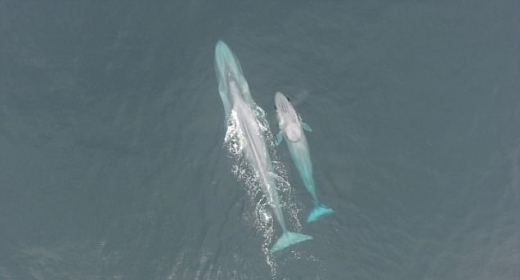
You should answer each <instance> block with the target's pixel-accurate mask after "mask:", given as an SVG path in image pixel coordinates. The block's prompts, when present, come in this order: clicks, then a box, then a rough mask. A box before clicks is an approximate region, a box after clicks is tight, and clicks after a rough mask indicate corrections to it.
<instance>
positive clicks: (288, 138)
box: [274, 92, 334, 222]
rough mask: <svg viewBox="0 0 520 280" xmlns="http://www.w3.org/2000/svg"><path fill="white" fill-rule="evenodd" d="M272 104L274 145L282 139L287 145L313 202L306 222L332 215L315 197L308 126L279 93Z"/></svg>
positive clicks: (332, 211)
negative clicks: (275, 122) (275, 128)
mask: <svg viewBox="0 0 520 280" xmlns="http://www.w3.org/2000/svg"><path fill="white" fill-rule="evenodd" d="M274 103H275V108H276V115H277V117H278V125H279V128H280V131H279V132H278V134H277V135H276V145H279V144H280V142H282V140H283V139H285V142H286V143H287V147H288V148H289V152H290V153H291V157H292V159H293V161H294V164H295V165H296V168H297V169H298V172H299V173H300V177H301V178H302V180H303V183H304V184H305V187H306V188H307V191H309V193H310V194H311V196H312V199H313V201H314V209H313V210H312V211H311V213H310V214H309V216H308V217H307V222H313V221H316V220H317V219H318V218H320V217H321V216H324V215H328V214H332V213H334V210H332V209H331V208H329V207H327V206H325V205H323V204H321V203H320V201H319V199H318V196H317V195H316V186H315V185H314V178H313V175H312V161H311V154H310V152H309V146H308V145H307V138H306V137H305V133H304V132H303V130H304V129H305V130H307V131H309V132H310V131H312V129H311V128H310V126H309V125H308V124H306V123H304V122H302V120H301V118H300V116H299V115H298V114H297V113H296V110H294V107H293V106H292V104H291V102H290V101H289V99H288V98H287V97H286V96H285V95H283V93H281V92H277V93H276V94H275V95H274Z"/></svg>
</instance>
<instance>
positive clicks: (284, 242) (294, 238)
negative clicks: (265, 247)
mask: <svg viewBox="0 0 520 280" xmlns="http://www.w3.org/2000/svg"><path fill="white" fill-rule="evenodd" d="M311 239H312V236H309V235H305V234H301V233H296V232H292V231H286V232H284V233H283V234H282V236H281V237H280V238H278V240H277V241H276V243H275V244H274V245H273V247H271V253H274V252H276V251H280V250H282V249H284V248H286V247H289V246H291V245H294V244H296V243H300V242H303V241H307V240H311Z"/></svg>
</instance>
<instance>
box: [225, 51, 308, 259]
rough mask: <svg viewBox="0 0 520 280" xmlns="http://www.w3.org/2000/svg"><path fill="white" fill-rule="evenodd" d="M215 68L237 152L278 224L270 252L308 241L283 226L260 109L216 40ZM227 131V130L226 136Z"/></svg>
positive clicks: (230, 56)
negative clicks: (252, 174) (241, 156)
mask: <svg viewBox="0 0 520 280" xmlns="http://www.w3.org/2000/svg"><path fill="white" fill-rule="evenodd" d="M215 71H216V74H217V80H218V91H219V94H220V97H221V99H222V103H223V105H224V110H225V118H226V121H227V123H228V124H229V123H231V122H232V123H233V125H232V126H229V125H228V132H229V130H230V129H231V128H232V129H233V130H235V132H234V133H236V135H238V136H237V137H239V138H240V139H239V141H238V142H239V143H240V145H238V146H239V148H238V149H239V152H240V154H242V155H243V156H244V157H245V158H246V159H247V161H248V162H249V165H250V167H251V168H252V171H253V173H254V174H255V179H256V180H257V181H258V183H259V185H260V187H261V189H262V191H263V193H264V195H265V196H266V198H267V201H268V204H269V206H270V207H271V208H272V210H273V213H274V216H275V218H276V220H277V221H278V223H279V224H280V226H281V228H282V230H283V233H282V236H281V237H280V238H279V239H278V240H277V241H276V242H275V244H274V245H273V246H272V247H271V250H270V251H271V252H276V251H279V250H282V249H284V248H286V247H288V246H290V245H293V244H296V243H299V242H302V241H306V240H310V239H312V237H311V236H308V235H304V234H300V233H296V232H291V231H289V230H287V227H286V225H285V220H284V216H283V213H282V208H281V207H280V202H279V198H278V191H277V189H276V180H275V177H274V176H276V175H275V174H274V171H273V167H272V164H271V159H270V156H269V151H268V147H267V144H266V142H265V137H266V136H265V135H266V134H265V133H269V132H268V129H269V128H268V127H265V126H263V125H262V123H265V114H264V111H263V110H262V108H260V107H259V106H258V105H256V103H255V101H254V100H253V98H252V97H251V93H250V92H249V85H248V84H247V81H246V79H245V78H244V75H243V73H242V68H241V67H240V63H239V61H238V59H237V58H236V56H235V55H234V54H233V53H232V52H231V50H230V49H229V47H228V46H227V45H226V44H225V43H224V42H222V41H219V42H218V43H217V45H216V47H215ZM227 135H228V133H226V136H227ZM226 138H227V137H226Z"/></svg>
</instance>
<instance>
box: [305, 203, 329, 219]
mask: <svg viewBox="0 0 520 280" xmlns="http://www.w3.org/2000/svg"><path fill="white" fill-rule="evenodd" d="M332 213H334V210H332V208H329V207H327V206H325V205H323V204H320V205H318V206H316V207H315V208H314V209H312V211H311V213H310V214H309V216H308V217H307V223H310V222H314V221H316V220H318V219H319V218H320V217H322V216H325V215H330V214H332Z"/></svg>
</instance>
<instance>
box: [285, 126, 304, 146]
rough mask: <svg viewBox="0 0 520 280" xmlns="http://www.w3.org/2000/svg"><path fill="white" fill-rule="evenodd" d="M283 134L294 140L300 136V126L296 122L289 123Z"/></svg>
mask: <svg viewBox="0 0 520 280" xmlns="http://www.w3.org/2000/svg"><path fill="white" fill-rule="evenodd" d="M285 135H287V138H288V139H289V140H291V141H293V142H296V141H298V140H300V139H301V138H302V128H301V126H299V125H298V124H297V123H291V124H289V125H287V127H286V128H285Z"/></svg>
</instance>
